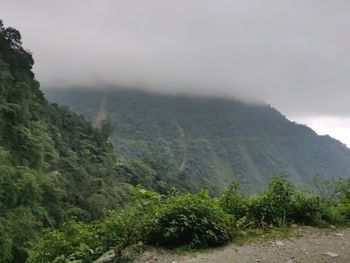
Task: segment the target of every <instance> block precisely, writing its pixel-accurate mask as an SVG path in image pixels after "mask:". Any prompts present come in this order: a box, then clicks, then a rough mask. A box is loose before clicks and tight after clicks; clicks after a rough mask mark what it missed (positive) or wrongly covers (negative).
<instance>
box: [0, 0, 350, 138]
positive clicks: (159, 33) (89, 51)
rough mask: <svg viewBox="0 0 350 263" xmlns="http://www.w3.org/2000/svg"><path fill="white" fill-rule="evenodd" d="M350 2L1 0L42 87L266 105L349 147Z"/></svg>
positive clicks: (1, 14)
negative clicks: (129, 89)
mask: <svg viewBox="0 0 350 263" xmlns="http://www.w3.org/2000/svg"><path fill="white" fill-rule="evenodd" d="M349 14H350V1H348V0H336V1H331V0H290V1H288V0H227V1H224V0H210V1H208V0H172V1H170V0H143V1H142V0H139V1H134V0H124V1H121V0H109V1H108V0H94V1H92V0H60V1H47V0H31V1H25V0H0V18H2V19H3V21H4V24H5V26H13V27H16V28H17V29H19V30H20V31H21V34H22V37H23V43H24V47H25V48H28V49H29V50H31V51H32V52H33V54H34V58H35V61H36V63H35V68H34V71H35V73H36V77H37V79H38V80H39V81H40V82H41V84H42V87H43V88H47V87H50V86H63V87H64V86H72V85H87V86H101V85H119V86H120V85H123V86H124V85H127V86H136V87H139V88H140V87H141V88H146V89H151V90H159V91H162V92H181V93H183V92H188V93H192V94H201V95H202V94H205V95H229V96H234V97H239V98H245V99H254V100H263V101H265V102H266V103H269V104H272V105H273V106H274V107H276V108H277V109H278V110H280V111H281V112H282V113H283V114H285V115H287V117H289V118H290V119H292V120H296V121H299V122H302V123H306V124H308V125H310V126H311V127H312V128H314V129H315V130H316V131H317V132H319V133H320V134H324V133H326V134H330V135H331V136H333V137H335V138H338V139H341V140H342V141H343V142H344V143H347V144H348V145H350V103H349V102H350V100H349V98H350V15H349Z"/></svg>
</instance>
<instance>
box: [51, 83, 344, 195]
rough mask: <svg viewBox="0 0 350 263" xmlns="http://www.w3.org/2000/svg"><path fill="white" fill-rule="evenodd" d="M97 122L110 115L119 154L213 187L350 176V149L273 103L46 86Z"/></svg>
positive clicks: (195, 185)
mask: <svg viewBox="0 0 350 263" xmlns="http://www.w3.org/2000/svg"><path fill="white" fill-rule="evenodd" d="M45 93H46V94H47V96H48V98H49V100H52V101H54V102H57V103H59V104H63V105H69V106H70V107H71V108H72V109H74V110H75V111H76V112H79V113H82V114H84V115H85V116H87V117H88V118H89V119H90V120H91V121H92V122H94V123H95V124H96V125H99V122H100V121H101V120H103V119H105V118H107V119H108V120H109V121H110V122H111V124H112V127H113V133H112V136H111V141H112V142H113V143H114V145H115V148H114V149H115V152H116V153H117V154H118V156H119V157H124V158H131V159H143V160H145V162H150V161H151V162H155V163H162V164H163V165H164V166H165V167H167V168H168V169H169V170H170V171H171V176H170V178H175V179H176V180H177V181H178V180H185V179H186V180H187V181H188V182H192V185H191V188H193V189H196V188H200V187H206V188H209V189H210V190H211V192H213V193H217V192H218V191H220V190H221V189H222V188H223V187H224V186H225V185H227V184H228V183H230V182H231V181H232V180H240V181H241V182H242V187H243V188H245V189H246V191H247V192H250V193H252V192H255V191H256V190H261V189H262V188H263V187H264V186H265V185H266V184H267V182H268V180H269V178H270V176H271V175H273V174H277V173H286V174H289V176H290V178H291V180H293V181H294V182H296V183H301V182H306V183H307V182H310V181H311V180H312V178H313V177H314V176H315V175H316V174H318V175H321V176H323V177H326V178H337V177H348V176H350V150H349V149H348V148H346V147H345V146H344V145H343V144H342V143H341V142H339V141H337V140H334V139H332V138H331V137H329V136H318V135H317V134H316V133H315V132H314V131H313V130H311V129H310V128H308V127H306V126H304V125H300V124H297V123H293V122H290V121H289V120H288V119H286V118H285V117H284V116H283V115H282V114H281V113H279V112H278V111H277V110H275V109H274V108H272V107H270V106H268V105H263V104H261V105H253V104H246V103H243V102H240V101H237V100H231V99H221V98H198V97H189V96H172V95H159V94H152V93H147V92H144V91H137V90H134V91H133V90H123V89H119V90H118V89H105V90H104V89H103V88H96V89H81V88H80V89H79V88H75V89H72V88H70V89H66V90H65V89H47V90H45Z"/></svg>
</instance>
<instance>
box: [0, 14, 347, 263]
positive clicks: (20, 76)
mask: <svg viewBox="0 0 350 263" xmlns="http://www.w3.org/2000/svg"><path fill="white" fill-rule="evenodd" d="M33 63H34V60H33V57H32V55H31V53H30V52H29V51H27V50H25V49H24V48H23V47H22V43H21V35H20V32H19V31H17V30H16V29H14V28H11V27H4V26H3V24H2V22H1V20H0V262H4V263H15V262H16V263H22V262H30V263H43V262H45V263H46V262H55V263H58V262H62V263H63V262H64V263H68V262H70V263H73V262H74V263H87V262H93V261H94V260H95V259H97V258H98V257H99V256H101V255H102V254H103V253H104V252H106V251H108V250H110V249H112V250H113V251H114V257H113V259H112V261H113V262H125V261H126V260H131V259H132V258H131V257H130V254H128V255H126V254H125V250H126V249H127V248H129V250H130V248H133V249H134V250H140V249H142V247H143V246H144V245H145V244H147V245H155V246H164V247H177V246H183V247H185V248H188V249H192V248H205V247H212V246H218V245H223V244H225V243H227V242H229V241H231V240H234V239H235V238H236V237H237V236H239V235H242V234H246V233H249V232H251V231H254V229H255V228H265V227H280V226H288V225H289V224H291V223H300V224H310V225H317V226H327V225H329V224H339V225H344V224H348V223H349V220H350V181H349V180H345V179H344V180H339V181H330V180H322V179H320V181H319V182H320V184H318V185H317V186H318V187H317V189H318V190H319V191H318V194H317V195H316V194H314V193H311V192H310V193H309V194H306V193H305V192H301V191H299V190H298V189H297V188H296V187H295V186H294V185H293V184H292V183H291V182H290V181H288V179H287V177H286V176H284V175H279V176H274V177H272V179H271V181H270V183H269V185H268V187H267V188H266V189H265V190H264V191H263V192H262V193H261V194H259V195H256V196H253V197H249V198H246V197H243V196H242V195H241V193H240V192H239V183H238V182H233V183H231V184H230V185H229V184H227V185H226V187H225V188H226V190H225V191H224V192H222V193H221V194H220V195H218V196H215V197H213V196H211V195H209V193H208V191H206V190H201V191H198V192H196V193H184V192H191V191H192V192H193V191H195V190H196V188H199V187H202V186H203V185H192V181H194V182H195V180H192V179H193V178H192V177H189V176H188V175H187V172H186V170H184V169H180V170H179V171H178V170H175V171H174V170H171V169H169V167H170V166H169V164H168V163H167V162H165V160H164V158H163V159H159V160H157V158H153V157H152V156H150V157H147V158H143V160H137V158H133V160H128V159H126V158H125V156H124V155H123V156H118V152H119V150H120V148H119V149H118V146H117V150H115V152H116V153H117V155H115V154H114V153H113V147H112V144H111V142H110V140H109V138H110V135H111V132H112V130H113V125H112V127H111V124H110V123H108V122H107V121H106V120H105V118H102V119H101V120H100V121H99V122H98V123H96V125H95V127H94V126H93V125H92V124H91V123H90V122H88V121H87V120H85V118H84V117H83V116H82V115H78V114H76V113H73V112H71V111H70V110H69V109H68V108H65V107H62V106H59V105H57V104H51V103H49V102H48V101H47V100H46V99H45V97H44V95H43V93H42V92H41V90H40V88H39V83H38V81H36V80H35V78H34V74H33V72H32V66H33ZM92 109H93V108H92ZM130 123H131V125H133V124H132V122H130ZM121 125H122V123H120V124H119V126H118V127H114V129H115V130H120V129H123V128H122V126H121ZM125 125H126V126H125V129H126V130H128V129H130V127H128V126H127V124H125ZM164 125H166V124H165V123H164ZM141 128H142V125H141V126H140V128H139V129H141ZM276 128H278V127H276ZM281 128H282V127H281ZM133 129H134V128H133ZM149 132H150V131H149ZM202 132H203V133H209V132H210V131H208V130H203V131H202ZM309 133H310V134H312V131H309ZM138 134H139V133H138ZM193 134H195V131H193ZM115 136H116V135H115V134H114V135H113V137H114V138H116V137H115ZM138 136H142V133H140V135H138ZM193 136H194V135H193ZM114 140H115V139H114ZM117 143H118V141H117ZM336 146H337V147H339V149H340V150H339V151H340V152H342V151H345V150H344V149H343V148H341V146H340V145H338V144H336ZM119 147H121V146H119ZM337 149H338V148H337ZM198 165H199V164H198ZM320 165H322V164H321V163H320ZM231 179H234V177H232V178H231ZM208 183H209V182H208ZM141 185H143V186H141ZM175 187H176V188H177V190H176V189H175ZM149 189H151V190H153V191H149Z"/></svg>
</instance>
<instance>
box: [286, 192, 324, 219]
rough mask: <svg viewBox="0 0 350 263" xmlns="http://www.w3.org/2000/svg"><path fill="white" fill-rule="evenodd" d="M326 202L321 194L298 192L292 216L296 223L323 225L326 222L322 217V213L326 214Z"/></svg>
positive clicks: (294, 199)
mask: <svg viewBox="0 0 350 263" xmlns="http://www.w3.org/2000/svg"><path fill="white" fill-rule="evenodd" d="M326 203H327V202H326V200H325V199H324V198H321V197H320V196H316V195H307V194H303V193H296V194H295V196H294V198H293V204H292V212H291V215H290V217H291V218H292V220H293V221H294V222H295V223H301V224H306V225H314V226H322V225H324V224H326V221H325V220H324V219H323V218H322V215H324V214H326V210H327V204H326ZM328 221H329V220H328Z"/></svg>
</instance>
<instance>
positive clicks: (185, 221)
mask: <svg viewBox="0 0 350 263" xmlns="http://www.w3.org/2000/svg"><path fill="white" fill-rule="evenodd" d="M229 224H230V217H229V216H228V215H227V214H225V213H224V212H223V210H222V208H221V207H220V206H219V205H218V202H217V201H216V200H214V199H212V198H210V197H209V196H208V193H207V192H205V191H202V192H199V193H197V194H185V195H180V196H175V197H171V198H170V199H169V200H168V201H167V203H166V204H165V205H164V206H163V207H161V209H160V211H159V215H158V217H157V224H156V225H155V227H154V229H153V230H152V231H151V234H150V239H151V242H152V243H154V244H160V245H165V246H170V247H173V246H178V245H187V246H189V247H192V248H196V247H210V246H217V245H222V244H225V243H227V242H228V241H229V240H230V229H229V227H228V226H229Z"/></svg>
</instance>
